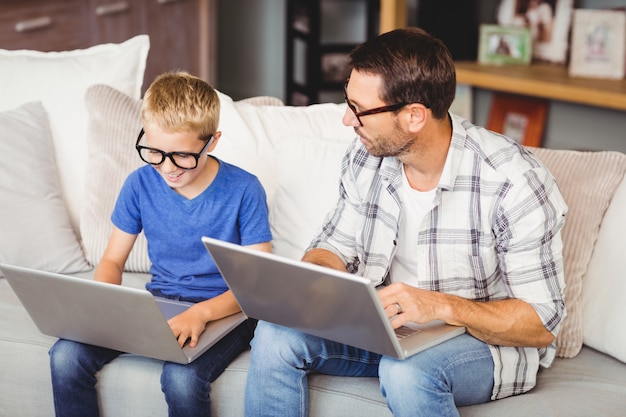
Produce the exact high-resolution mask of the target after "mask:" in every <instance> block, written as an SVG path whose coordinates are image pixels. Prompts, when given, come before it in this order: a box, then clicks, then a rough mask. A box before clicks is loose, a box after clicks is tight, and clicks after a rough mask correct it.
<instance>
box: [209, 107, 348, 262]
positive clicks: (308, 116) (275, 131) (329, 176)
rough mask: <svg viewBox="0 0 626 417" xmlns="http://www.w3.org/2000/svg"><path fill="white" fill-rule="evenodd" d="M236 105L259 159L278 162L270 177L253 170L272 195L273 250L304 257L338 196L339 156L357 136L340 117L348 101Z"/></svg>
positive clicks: (269, 194) (295, 257)
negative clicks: (254, 140) (255, 142)
mask: <svg viewBox="0 0 626 417" xmlns="http://www.w3.org/2000/svg"><path fill="white" fill-rule="evenodd" d="M235 105H236V107H237V109H238V110H239V112H240V114H241V115H242V116H243V118H244V119H245V121H246V123H247V124H248V127H249V128H250V130H251V131H252V132H254V134H255V136H256V137H257V138H258V140H259V141H261V144H260V149H259V150H258V156H259V161H262V163H263V164H266V165H269V166H272V167H274V172H273V175H272V176H271V177H270V181H267V180H266V178H265V177H263V176H262V175H259V174H258V173H257V172H255V173H257V175H259V177H260V178H261V181H262V182H263V185H264V186H265V189H266V191H267V194H268V204H269V207H270V224H271V225H272V237H273V239H272V250H273V251H274V252H275V253H276V254H278V255H281V256H285V257H288V258H292V259H300V258H301V257H302V255H303V254H304V251H305V249H306V248H307V247H308V245H309V243H310V241H311V239H312V238H313V236H314V235H315V233H316V231H317V230H318V228H319V227H321V226H322V220H323V219H324V216H325V215H326V213H327V211H328V210H330V209H331V208H332V207H333V205H334V203H335V201H336V199H337V197H338V192H339V189H338V184H339V183H338V181H339V171H340V166H341V159H342V157H343V155H344V153H345V150H346V148H347V147H348V143H349V141H350V140H352V139H354V137H355V133H354V130H353V129H352V128H351V127H346V126H344V125H343V124H342V122H341V118H342V116H343V114H344V112H345V109H346V105H345V104H332V103H324V104H314V105H310V106H299V107H293V106H283V107H277V106H251V105H249V104H247V103H245V102H242V101H239V102H236V103H235ZM221 146H222V145H221Z"/></svg>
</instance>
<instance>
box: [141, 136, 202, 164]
mask: <svg viewBox="0 0 626 417" xmlns="http://www.w3.org/2000/svg"><path fill="white" fill-rule="evenodd" d="M143 135H144V131H143V129H141V132H139V136H138V137H137V143H135V149H137V152H138V153H139V157H140V158H141V160H142V161H144V162H145V163H147V164H150V165H161V164H162V163H163V162H164V161H165V158H169V159H170V161H172V163H173V164H174V165H176V166H177V167H178V168H180V169H195V168H196V167H197V166H198V159H199V158H200V156H201V155H202V153H203V152H204V150H205V149H206V148H207V147H208V146H209V145H210V144H211V142H213V135H211V136H209V139H208V140H207V141H206V143H205V144H204V146H203V147H202V149H200V152H198V153H193V152H163V151H162V150H160V149H155V148H149V147H147V146H141V145H139V141H141V138H142V137H143Z"/></svg>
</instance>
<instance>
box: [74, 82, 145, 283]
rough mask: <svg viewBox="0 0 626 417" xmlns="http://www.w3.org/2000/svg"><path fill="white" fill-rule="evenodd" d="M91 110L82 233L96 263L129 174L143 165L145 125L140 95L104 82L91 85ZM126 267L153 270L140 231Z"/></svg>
mask: <svg viewBox="0 0 626 417" xmlns="http://www.w3.org/2000/svg"><path fill="white" fill-rule="evenodd" d="M85 106H86V109H87V111H88V114H89V122H88V124H87V127H88V129H87V148H88V151H89V158H88V166H89V170H88V171H87V174H86V176H85V185H86V187H85V194H84V201H83V205H82V210H81V212H80V234H81V236H82V238H83V247H84V248H85V256H86V258H87V261H88V262H89V263H90V264H91V265H94V266H95V265H97V264H98V262H100V258H102V255H103V254H104V250H105V249H106V245H107V243H108V241H109V236H110V234H111V231H112V229H113V224H112V223H111V213H112V211H113V207H114V206H115V201H116V200H117V195H118V193H119V191H120V189H121V188H122V184H123V183H124V180H125V179H126V177H127V176H128V174H130V173H131V172H132V171H133V170H134V169H136V168H138V167H140V166H141V165H143V162H142V161H141V159H139V156H138V155H137V152H136V151H135V148H134V145H135V140H136V138H137V135H138V134H139V131H140V130H141V99H137V98H132V97H129V96H127V95H126V94H124V93H122V92H121V91H119V90H116V89H115V88H113V87H110V86H108V85H103V84H96V85H93V86H91V87H89V88H88V89H87V93H86V94H85ZM125 269H126V270H127V271H136V272H148V271H149V269H150V261H149V260H148V246H147V241H146V238H145V236H144V235H143V233H142V234H140V235H139V236H138V237H137V240H136V241H135V245H134V246H133V250H132V251H131V253H130V255H129V257H128V259H127V260H126V265H125Z"/></svg>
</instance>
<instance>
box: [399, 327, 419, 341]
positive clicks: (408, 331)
mask: <svg viewBox="0 0 626 417" xmlns="http://www.w3.org/2000/svg"><path fill="white" fill-rule="evenodd" d="M395 331H396V337H397V338H398V340H402V339H404V338H406V337H409V336H412V335H414V334H417V333H419V332H421V330H420V329H414V328H412V327H408V326H400V327H398V328H397V329H396V330H395Z"/></svg>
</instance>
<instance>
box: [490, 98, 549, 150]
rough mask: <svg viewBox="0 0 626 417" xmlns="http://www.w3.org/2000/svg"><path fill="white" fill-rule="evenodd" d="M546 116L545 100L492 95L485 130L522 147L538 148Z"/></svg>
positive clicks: (546, 106)
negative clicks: (507, 138)
mask: <svg viewBox="0 0 626 417" xmlns="http://www.w3.org/2000/svg"><path fill="white" fill-rule="evenodd" d="M547 114H548V101H547V100H542V99H538V98H534V97H532V98H531V97H525V96H517V95H513V94H504V93H494V94H493V99H492V101H491V111H490V112H489V120H488V121H487V129H489V130H491V131H494V132H498V133H502V134H503V135H505V136H507V137H509V138H511V139H513V140H515V141H516V142H519V143H521V144H522V145H524V146H534V147H540V146H541V143H542V141H543V131H544V128H545V124H546V117H547Z"/></svg>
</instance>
